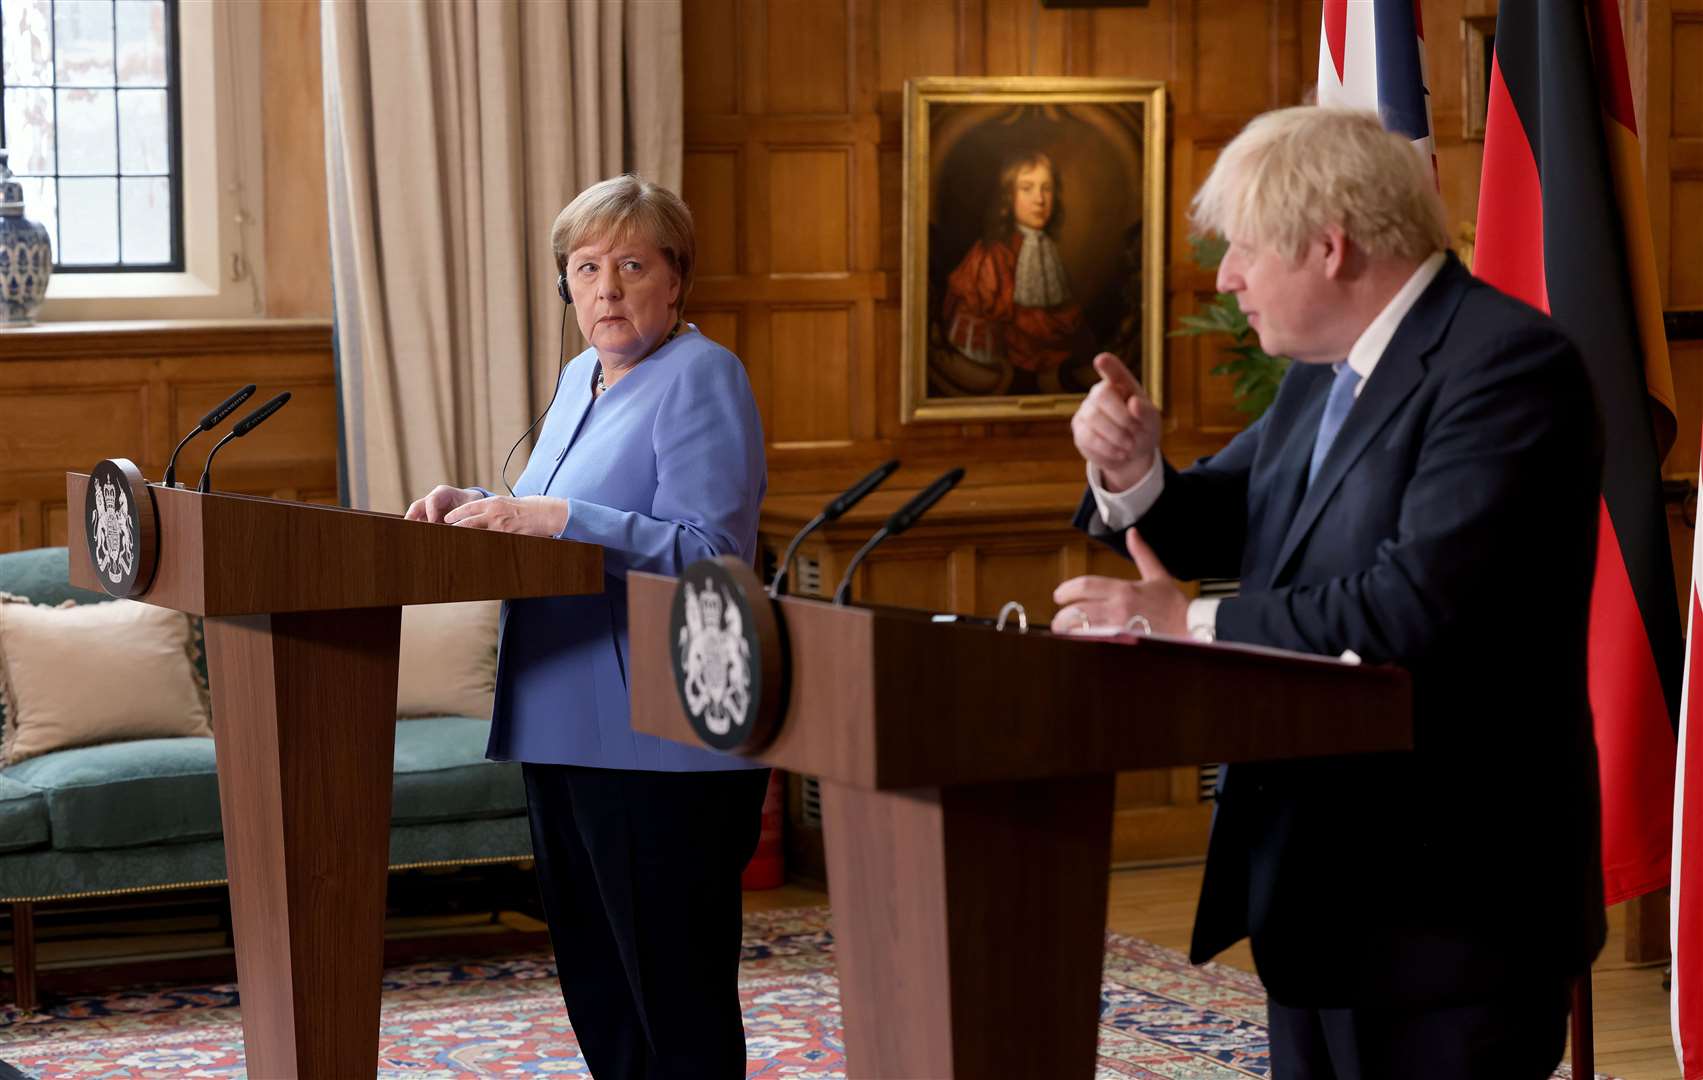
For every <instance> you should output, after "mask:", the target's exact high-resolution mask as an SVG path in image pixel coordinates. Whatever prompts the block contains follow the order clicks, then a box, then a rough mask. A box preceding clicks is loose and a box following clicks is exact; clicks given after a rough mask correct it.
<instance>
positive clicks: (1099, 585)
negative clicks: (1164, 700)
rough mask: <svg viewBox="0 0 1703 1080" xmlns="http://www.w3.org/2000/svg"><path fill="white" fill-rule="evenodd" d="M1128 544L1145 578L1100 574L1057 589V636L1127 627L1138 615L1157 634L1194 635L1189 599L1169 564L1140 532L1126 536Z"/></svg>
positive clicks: (1138, 568)
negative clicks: (1173, 575) (1167, 567)
mask: <svg viewBox="0 0 1703 1080" xmlns="http://www.w3.org/2000/svg"><path fill="white" fill-rule="evenodd" d="M1124 546H1125V547H1127V548H1128V549H1129V556H1130V558H1132V559H1134V560H1135V568H1136V569H1137V570H1139V571H1140V572H1141V580H1140V581H1126V580H1124V579H1123V578H1114V577H1102V576H1100V575H1098V574H1086V575H1084V576H1082V577H1075V578H1071V579H1070V580H1069V581H1067V582H1065V583H1064V584H1062V585H1060V586H1059V587H1058V588H1057V589H1054V590H1053V603H1055V604H1057V605H1059V611H1058V614H1057V615H1054V616H1053V626H1052V630H1053V633H1055V634H1070V633H1080V632H1081V631H1083V630H1091V629H1106V628H1108V627H1110V628H1115V629H1123V628H1124V627H1126V626H1128V625H1129V621H1130V619H1132V618H1133V617H1135V616H1137V615H1140V616H1141V617H1143V618H1144V619H1146V620H1147V623H1148V625H1149V626H1150V627H1151V628H1152V630H1153V632H1154V633H1155V634H1176V635H1178V636H1182V635H1185V634H1187V633H1188V631H1189V620H1188V611H1189V598H1188V597H1187V596H1186V595H1185V594H1184V593H1183V590H1182V589H1181V588H1179V587H1178V585H1177V582H1176V581H1175V579H1173V578H1172V577H1171V575H1170V574H1169V573H1168V572H1167V571H1166V570H1165V564H1164V563H1162V562H1160V561H1159V556H1157V555H1155V554H1153V549H1152V548H1150V547H1148V546H1147V542H1146V541H1145V540H1143V539H1142V538H1141V534H1140V533H1138V532H1136V531H1135V530H1134V529H1130V530H1129V531H1128V532H1127V533H1125V534H1124Z"/></svg>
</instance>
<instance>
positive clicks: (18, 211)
mask: <svg viewBox="0 0 1703 1080" xmlns="http://www.w3.org/2000/svg"><path fill="white" fill-rule="evenodd" d="M8 156H9V155H8V153H7V151H5V150H0V326H28V325H29V324H31V323H33V322H35V313H36V309H37V308H39V307H41V302H42V300H43V299H44V298H46V296H47V279H48V278H50V277H52V276H53V244H52V242H51V241H49V240H48V238H47V228H46V227H45V226H43V225H42V224H41V223H40V222H36V221H31V220H30V219H29V218H27V217H25V216H24V185H22V184H20V183H18V181H17V180H16V179H15V178H14V177H13V176H12V170H11V168H10V167H9V166H8V165H7V164H6V159H7V157H8Z"/></svg>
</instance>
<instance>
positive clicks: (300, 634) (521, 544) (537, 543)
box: [65, 473, 603, 1078]
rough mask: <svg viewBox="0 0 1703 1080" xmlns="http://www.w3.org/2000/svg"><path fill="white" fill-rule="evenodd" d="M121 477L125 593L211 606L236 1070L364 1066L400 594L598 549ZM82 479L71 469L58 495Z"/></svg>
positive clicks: (506, 593) (375, 998)
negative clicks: (131, 502) (133, 524)
mask: <svg viewBox="0 0 1703 1080" xmlns="http://www.w3.org/2000/svg"><path fill="white" fill-rule="evenodd" d="M138 479H139V477H138ZM133 487H134V488H135V490H128V491H126V493H125V494H126V500H127V505H126V509H129V506H128V499H130V498H146V499H148V500H150V503H149V505H150V506H151V510H152V515H151V516H152V518H153V519H154V520H157V540H158V546H157V559H158V565H157V569H154V568H153V567H151V566H150V567H149V568H147V569H148V570H149V571H150V572H151V574H152V583H151V584H149V585H148V586H147V587H146V589H145V591H142V592H139V593H138V594H136V595H135V597H134V598H135V599H137V600H140V601H142V602H143V603H148V604H156V605H158V606H160V607H168V608H175V609H176V610H178V611H185V612H189V613H191V614H194V615H202V616H205V617H206V629H207V667H208V675H209V681H210V682H211V685H212V693H213V735H214V743H215V750H216V753H217V757H218V770H219V805H220V813H221V816H222V818H223V821H224V830H225V865H226V870H227V874H228V876H229V878H230V890H231V920H232V929H233V931H234V933H235V937H236V955H237V981H238V984H239V987H240V989H241V993H242V1023H243V1042H244V1046H245V1048H246V1065H247V1071H248V1075H249V1076H253V1077H267V1078H273V1077H293V1076H313V1077H356V1076H372V1075H373V1074H374V1073H375V1072H376V1071H377V1069H378V1024H379V989H380V979H381V975H382V970H383V961H384V890H385V867H386V865H387V862H388V855H389V850H388V848H389V836H390V789H391V760H392V755H393V754H394V750H395V742H396V676H397V645H398V640H399V634H400V628H401V619H402V605H405V604H436V603H446V602H450V601H458V600H487V599H496V598H510V597H525V596H560V595H568V594H574V593H589V592H601V591H602V590H603V552H602V549H600V548H597V547H593V546H588V545H585V544H575V543H569V542H566V541H561V540H547V539H542V538H539V537H531V536H511V535H507V534H503V533H489V532H480V531H477V530H472V529H456V528H451V527H449V526H443V525H428V524H425V523H422V522H413V521H404V520H402V519H401V518H398V517H395V516H392V515H389V514H375V513H367V512H364V511H359V510H345V509H338V508H334V507H324V506H312V505H308V504H305V503H287V502H278V501H276V500H272V499H261V498H254V497H250V496H244V495H218V494H212V495H202V494H198V493H196V492H193V491H186V490H183V489H178V488H164V487H147V488H141V487H140V485H133ZM87 488H88V477H87V476H85V475H83V474H81V473H69V474H67V475H66V478H65V492H66V498H67V500H68V505H69V506H70V507H71V508H72V509H73V512H75V510H76V509H77V508H80V507H83V506H84V505H85V498H86V494H87ZM148 539H149V540H152V539H153V537H152V536H150V537H149V538H148ZM126 543H127V544H128V543H130V538H129V537H126ZM70 549H71V583H72V584H74V585H77V586H79V587H81V588H85V589H93V590H97V591H99V590H100V589H102V587H103V586H102V584H101V580H100V578H99V576H98V575H97V570H96V567H95V565H94V563H93V561H92V560H91V557H90V552H89V549H88V546H87V545H86V544H83V543H79V542H78V541H77V539H76V538H75V536H73V538H72V540H71V544H70ZM134 549H135V548H134V546H132V547H125V548H124V549H123V550H124V551H126V553H128V551H130V550H134ZM114 550H115V551H116V550H119V545H116V544H115V545H114ZM140 550H142V551H143V552H144V553H145V555H146V556H148V557H152V556H154V554H155V552H154V551H153V550H152V549H151V548H150V546H149V544H147V543H144V544H142V545H140ZM145 576H146V575H144V579H145Z"/></svg>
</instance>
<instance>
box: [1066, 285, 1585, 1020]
mask: <svg viewBox="0 0 1703 1080" xmlns="http://www.w3.org/2000/svg"><path fill="white" fill-rule="evenodd" d="M1330 384H1331V370H1330V367H1329V366H1328V365H1324V364H1295V365H1293V366H1292V367H1291V368H1290V369H1289V373H1288V375H1287V376H1286V377H1285V378H1284V380H1283V383H1282V385H1281V387H1280V388H1279V389H1278V392H1277V399H1276V401H1275V402H1273V404H1272V406H1271V408H1270V410H1269V411H1267V412H1266V414H1265V415H1264V416H1263V417H1261V418H1260V419H1259V420H1258V421H1256V422H1255V423H1254V424H1253V425H1251V426H1250V427H1249V428H1248V429H1247V430H1246V431H1244V432H1242V433H1241V434H1240V435H1238V436H1237V437H1236V438H1235V439H1233V440H1232V441H1231V442H1230V444H1229V445H1228V446H1227V447H1225V448H1224V450H1223V451H1222V452H1220V453H1218V454H1216V455H1214V456H1213V457H1211V458H1208V459H1205V460H1203V461H1200V462H1198V463H1196V464H1195V465H1193V466H1191V467H1190V468H1188V469H1185V470H1181V471H1175V470H1172V469H1171V468H1170V467H1169V466H1166V472H1165V487H1164V492H1163V494H1162V495H1161V496H1160V498H1159V501H1158V502H1157V503H1155V504H1154V506H1153V508H1152V509H1151V510H1150V511H1148V513H1147V514H1146V515H1145V516H1144V517H1143V518H1142V519H1141V520H1140V521H1139V522H1137V523H1136V527H1137V528H1138V529H1139V530H1140V532H1141V535H1142V537H1144V538H1145V539H1146V540H1147V541H1148V542H1149V543H1150V544H1151V545H1152V547H1153V549H1154V551H1155V553H1157V554H1158V555H1159V557H1160V559H1161V560H1163V561H1164V563H1165V565H1166V567H1167V568H1168V569H1169V570H1170V571H1171V572H1172V573H1173V574H1175V575H1176V576H1177V577H1179V578H1199V577H1240V579H1241V595H1240V596H1239V597H1238V598H1236V599H1232V600H1225V601H1224V603H1223V604H1222V606H1220V607H1219V609H1218V624H1217V625H1218V638H1219V640H1221V641H1241V642H1251V643H1255V644H1260V645H1275V646H1278V647H1280V648H1284V649H1294V650H1298V651H1301V652H1311V653H1323V654H1325V655H1328V656H1335V655H1338V654H1340V653H1341V652H1342V650H1344V649H1353V650H1354V651H1355V652H1357V653H1359V654H1360V655H1361V656H1362V657H1364V658H1365V659H1366V660H1368V661H1370V662H1374V663H1394V664H1399V665H1401V666H1403V667H1405V668H1407V669H1408V670H1409V671H1410V672H1411V673H1412V675H1413V723H1414V750H1413V752H1412V753H1404V754H1382V755H1366V756H1360V757H1352V758H1320V759H1314V760H1306V761H1287V762H1263V763H1257V764H1234V765H1231V766H1230V768H1229V771H1228V773H1227V775H1226V777H1225V781H1224V784H1223V788H1222V791H1221V792H1220V795H1219V799H1218V804H1217V807H1216V810H1215V814H1214V819H1213V826H1212V839H1211V842H1210V846H1209V848H1208V853H1207V862H1206V873H1205V878H1204V880H1203V882H1202V886H1201V898H1200V910H1199V913H1198V914H1197V916H1196V918H1195V930H1194V941H1193V946H1192V949H1191V954H1192V958H1193V959H1194V960H1195V961H1196V962H1200V961H1204V960H1205V959H1207V958H1208V957H1210V956H1212V955H1213V954H1215V953H1217V952H1219V951H1220V950H1222V949H1224V948H1225V947H1227V946H1229V945H1230V944H1231V943H1233V942H1235V941H1236V940H1237V939H1239V938H1242V937H1248V938H1250V939H1251V940H1252V944H1253V953H1254V962H1255V964H1256V966H1257V967H1258V968H1259V973H1260V977H1261V979H1263V980H1264V982H1265V985H1266V989H1267V991H1268V992H1269V993H1270V994H1271V996H1272V998H1273V999H1274V1000H1276V1001H1278V1002H1280V1003H1282V1004H1285V1005H1291V1006H1312V1007H1341V1006H1353V1005H1359V1006H1365V1005H1371V1004H1377V1003H1402V1004H1412V1003H1423V1004H1427V1005H1431V1004H1437V1003H1446V1002H1451V1001H1465V1000H1476V999H1479V998H1484V997H1488V996H1490V995H1492V994H1494V993H1498V992H1501V991H1505V990H1506V991H1518V990H1519V989H1520V988H1524V987H1527V986H1535V985H1539V984H1541V983H1543V982H1545V981H1549V980H1559V979H1562V978H1565V977H1568V976H1571V975H1575V974H1578V973H1581V972H1584V971H1586V970H1588V969H1589V965H1590V961H1591V958H1592V957H1594V956H1595V955H1596V953H1597V950H1598V949H1600V948H1601V946H1602V943H1603V935H1604V929H1605V925H1604V921H1603V906H1602V902H1603V891H1602V890H1603V886H1602V875H1601V864H1600V846H1599V831H1598V814H1599V811H1598V797H1597V769H1596V752H1595V745H1594V742H1593V739H1592V730H1591V710H1590V703H1589V698H1588V695H1587V691H1586V668H1587V662H1586V655H1587V654H1586V635H1587V623H1588V619H1589V612H1590V597H1591V579H1592V574H1593V570H1594V567H1595V551H1596V539H1597V529H1598V507H1599V503H1600V495H1599V492H1600V490H1601V482H1602V461H1603V459H1602V442H1601V436H1600V434H1599V430H1598V419H1597V412H1596V402H1595V397H1594V395H1593V392H1592V387H1591V384H1590V381H1589V377H1588V376H1587V374H1586V372H1585V368H1584V364H1583V363H1582V361H1581V360H1580V358H1579V354H1578V352H1577V351H1576V350H1575V349H1574V347H1573V345H1572V343H1571V342H1570V341H1569V340H1568V339H1567V338H1566V337H1565V336H1564V335H1563V334H1562V332H1561V331H1560V329H1559V328H1557V327H1556V325H1555V324H1554V323H1552V322H1550V321H1549V319H1548V318H1546V317H1545V316H1543V315H1541V314H1539V313H1538V312H1536V311H1533V310H1532V309H1531V308H1529V307H1527V306H1525V305H1524V304H1521V303H1520V302H1519V301H1517V300H1513V299H1511V298H1509V297H1507V296H1504V295H1503V294H1502V293H1499V292H1497V291H1496V290H1495V289H1493V288H1491V287H1490V286H1488V285H1485V284H1483V283H1482V282H1479V281H1478V280H1477V279H1475V278H1473V277H1472V276H1471V275H1470V274H1468V273H1467V271H1466V269H1465V268H1464V267H1462V266H1461V265H1460V263H1459V262H1458V261H1456V260H1455V259H1454V258H1453V257H1452V256H1451V257H1450V259H1449V261H1448V264H1447V265H1445V266H1444V268H1443V270H1442V272H1441V273H1439V274H1438V275H1437V278H1436V280H1434V281H1433V282H1432V283H1431V285H1430V287H1429V288H1427V289H1426V290H1425V292H1424V293H1422V294H1421V295H1420V298H1419V300H1418V302H1417V303H1416V304H1414V306H1413V309H1412V310H1411V311H1410V312H1409V313H1408V315H1407V317H1406V318H1405V319H1403V320H1402V322H1401V325H1400V326H1399V327H1398V328H1397V330H1396V333H1395V336H1394V337H1393V338H1392V339H1391V340H1390V343H1389V346H1388V347H1387V348H1386V349H1385V351H1384V355H1383V357H1382V358H1381V359H1380V360H1379V362H1378V366H1377V367H1376V368H1375V369H1374V370H1373V372H1372V375H1371V377H1370V378H1369V379H1368V380H1367V381H1366V385H1365V387H1364V389H1363V390H1362V391H1361V394H1360V398H1359V400H1358V401H1356V402H1355V404H1354V407H1353V408H1352V409H1351V410H1350V411H1349V413H1348V419H1347V421H1346V422H1345V423H1344V424H1343V426H1342V429H1341V432H1340V433H1339V434H1338V435H1337V438H1336V441H1335V443H1333V444H1332V446H1331V449H1330V452H1329V454H1328V455H1327V456H1326V457H1325V460H1324V463H1323V465H1322V466H1321V467H1320V469H1319V472H1318V475H1317V476H1316V477H1315V478H1314V480H1313V482H1312V483H1311V484H1308V482H1307V464H1308V460H1309V459H1310V458H1311V456H1312V448H1313V440H1314V437H1315V435H1316V434H1317V432H1318V428H1319V418H1320V416H1321V415H1322V413H1323V411H1324V404H1325V397H1326V395H1327V394H1328V393H1329V391H1330ZM1078 523H1079V525H1080V526H1081V527H1083V528H1085V529H1087V530H1088V531H1089V532H1090V533H1091V534H1092V535H1095V536H1099V537H1101V538H1103V539H1105V540H1107V541H1108V542H1110V543H1112V544H1114V545H1115V546H1116V547H1117V548H1118V549H1119V550H1122V548H1123V537H1122V535H1121V534H1119V535H1115V536H1114V535H1111V534H1110V532H1109V530H1107V529H1106V528H1105V524H1104V522H1103V521H1102V520H1101V519H1100V517H1099V515H1098V513H1097V512H1096V511H1095V507H1094V503H1093V500H1092V498H1087V499H1084V501H1083V505H1082V507H1081V509H1080V510H1079V517H1078ZM1252 689H1254V688H1250V690H1252Z"/></svg>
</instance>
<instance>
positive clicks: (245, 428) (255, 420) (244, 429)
mask: <svg viewBox="0 0 1703 1080" xmlns="http://www.w3.org/2000/svg"><path fill="white" fill-rule="evenodd" d="M289 400H290V392H289V391H288V390H286V391H284V392H283V393H282V394H279V395H278V396H277V397H275V398H273V399H272V400H271V401H268V402H267V403H266V404H264V405H262V406H261V407H260V408H258V409H256V410H254V411H253V412H251V413H249V414H248V415H247V416H245V417H243V418H242V419H241V420H238V421H237V422H236V423H235V424H234V425H232V427H231V434H232V435H234V436H236V437H237V438H239V439H240V438H242V437H243V436H244V435H247V434H248V433H249V432H251V431H253V430H254V429H255V428H256V427H259V426H260V423H261V421H263V420H265V419H266V418H267V417H268V416H271V415H272V414H273V413H275V412H277V411H278V410H279V409H282V408H283V407H284V403H285V402H286V401H289Z"/></svg>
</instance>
